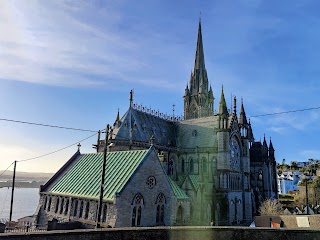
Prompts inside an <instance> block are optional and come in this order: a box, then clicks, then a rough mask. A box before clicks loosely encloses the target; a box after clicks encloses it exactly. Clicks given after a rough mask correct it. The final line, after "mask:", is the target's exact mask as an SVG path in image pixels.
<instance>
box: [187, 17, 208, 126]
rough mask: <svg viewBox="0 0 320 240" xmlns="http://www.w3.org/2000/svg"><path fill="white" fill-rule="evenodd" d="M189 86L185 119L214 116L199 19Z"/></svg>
mask: <svg viewBox="0 0 320 240" xmlns="http://www.w3.org/2000/svg"><path fill="white" fill-rule="evenodd" d="M189 86H190V88H189ZM189 86H188V85H187V87H186V89H185V93H184V119H185V120H187V119H192V118H201V117H207V116H212V115H213V112H214V109H213V105H214V97H213V92H212V88H211V86H210V88H209V82H208V76H207V70H206V67H205V63H204V52H203V43H202V32H201V21H199V29H198V40H197V47H196V55H195V60H194V68H193V70H192V72H191V76H190V83H189Z"/></svg>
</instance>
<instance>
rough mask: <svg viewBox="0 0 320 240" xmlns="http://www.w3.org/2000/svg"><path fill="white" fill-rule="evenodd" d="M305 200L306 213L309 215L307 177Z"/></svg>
mask: <svg viewBox="0 0 320 240" xmlns="http://www.w3.org/2000/svg"><path fill="white" fill-rule="evenodd" d="M306 202H307V215H309V214H310V211H309V198H308V178H306Z"/></svg>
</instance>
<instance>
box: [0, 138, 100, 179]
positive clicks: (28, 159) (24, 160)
mask: <svg viewBox="0 0 320 240" xmlns="http://www.w3.org/2000/svg"><path fill="white" fill-rule="evenodd" d="M97 134H98V133H97V132H96V133H95V134H93V135H91V136H89V137H86V138H84V139H82V140H80V141H77V142H75V143H73V144H70V145H68V146H66V147H63V148H60V149H58V150H55V151H53V152H50V153H46V154H43V155H40V156H37V157H32V158H27V159H23V160H17V162H26V161H31V160H34V159H38V158H42V157H45V156H48V155H51V154H54V153H57V152H60V151H62V150H65V149H67V148H69V147H72V146H74V145H76V144H78V143H81V142H83V141H85V140H87V139H89V138H92V137H93V136H95V135H97ZM11 165H12V164H11ZM0 176H1V175H0Z"/></svg>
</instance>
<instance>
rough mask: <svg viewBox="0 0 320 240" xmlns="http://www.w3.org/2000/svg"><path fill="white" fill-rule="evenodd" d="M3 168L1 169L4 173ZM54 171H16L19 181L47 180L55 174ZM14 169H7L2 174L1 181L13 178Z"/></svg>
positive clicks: (0, 171)
mask: <svg viewBox="0 0 320 240" xmlns="http://www.w3.org/2000/svg"><path fill="white" fill-rule="evenodd" d="M2 172H3V170H0V173H2ZM53 174H54V173H41V172H18V171H17V172H16V180H17V181H47V180H49V178H51V177H52V176H53ZM12 176H13V171H9V170H7V171H6V172H5V173H4V174H3V175H2V176H0V181H8V180H12Z"/></svg>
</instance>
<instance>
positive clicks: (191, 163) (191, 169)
mask: <svg viewBox="0 0 320 240" xmlns="http://www.w3.org/2000/svg"><path fill="white" fill-rule="evenodd" d="M189 164H190V173H194V162H193V159H190V162H189Z"/></svg>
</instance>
